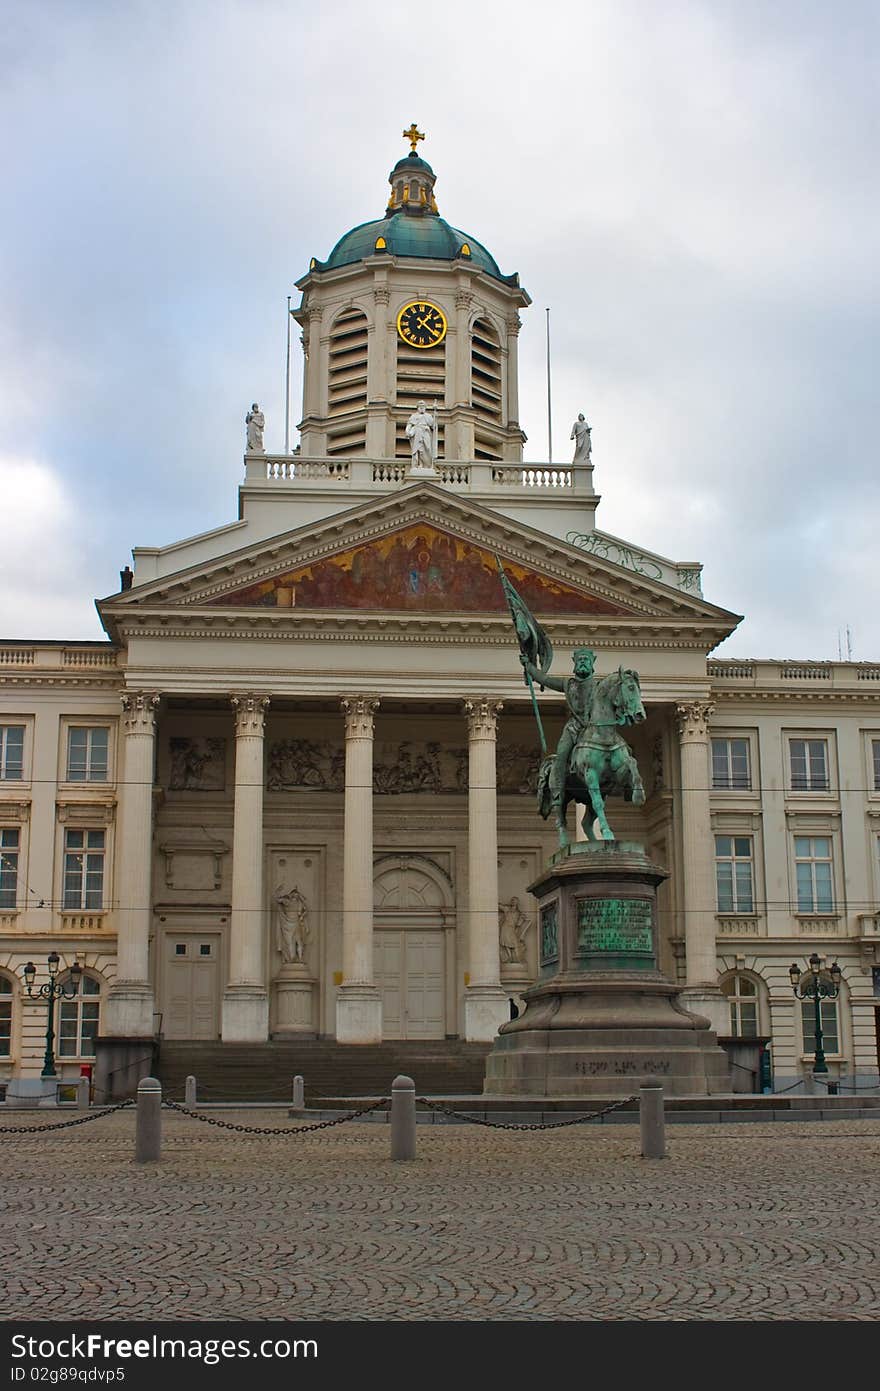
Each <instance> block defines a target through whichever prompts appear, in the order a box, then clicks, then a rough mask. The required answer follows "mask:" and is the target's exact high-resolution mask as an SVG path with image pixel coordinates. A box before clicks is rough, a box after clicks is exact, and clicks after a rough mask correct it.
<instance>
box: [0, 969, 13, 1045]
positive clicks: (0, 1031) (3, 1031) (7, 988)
mask: <svg viewBox="0 0 880 1391" xmlns="http://www.w3.org/2000/svg"><path fill="white" fill-rule="evenodd" d="M11 1052H12V986H11V985H10V983H9V981H8V980H7V979H6V977H5V976H0V1058H8V1057H9V1055H10V1053H11Z"/></svg>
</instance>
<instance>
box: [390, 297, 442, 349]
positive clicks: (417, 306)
mask: <svg viewBox="0 0 880 1391" xmlns="http://www.w3.org/2000/svg"><path fill="white" fill-rule="evenodd" d="M397 332H398V333H399V334H400V336H401V338H402V339H403V341H404V343H408V344H409V346H410V347H411V348H434V347H436V346H437V344H438V343H442V342H443V339H444V338H445V337H446V315H445V314H444V313H443V310H442V309H438V308H437V306H436V304H430V303H429V302H428V300H422V299H417V300H413V302H412V304H405V305H404V306H403V308H402V309H401V311H400V313H399V314H398V316H397Z"/></svg>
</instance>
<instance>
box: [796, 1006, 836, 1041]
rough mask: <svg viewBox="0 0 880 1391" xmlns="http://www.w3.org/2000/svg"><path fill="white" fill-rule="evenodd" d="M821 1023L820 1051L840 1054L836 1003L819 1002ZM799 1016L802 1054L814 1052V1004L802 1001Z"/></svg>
mask: <svg viewBox="0 0 880 1391" xmlns="http://www.w3.org/2000/svg"><path fill="white" fill-rule="evenodd" d="M819 1009H820V1010H821V1015H820V1018H821V1021H822V1049H823V1051H824V1052H826V1053H839V1052H840V1033H839V1031H838V1027H837V1001H836V1000H820V1002H819ZM801 1014H802V1018H803V1023H804V1052H805V1053H815V1051H816V1002H815V1000H803V1001H802V1002H801Z"/></svg>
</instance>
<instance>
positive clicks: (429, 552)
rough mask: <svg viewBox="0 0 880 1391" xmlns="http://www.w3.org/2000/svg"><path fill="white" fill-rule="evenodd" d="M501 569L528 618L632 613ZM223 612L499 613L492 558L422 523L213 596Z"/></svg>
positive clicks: (526, 572)
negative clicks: (526, 608)
mask: <svg viewBox="0 0 880 1391" xmlns="http://www.w3.org/2000/svg"><path fill="white" fill-rule="evenodd" d="M505 569H506V570H507V573H508V574H509V576H510V578H511V579H512V581H513V583H514V584H515V586H516V588H517V590H518V592H519V593H520V595H521V596H522V598H523V599H524V600H525V602H526V603H527V604H528V605H529V607H530V608H531V609H532V610H533V612H535V613H541V614H593V615H605V616H612V617H613V616H621V615H625V614H627V613H629V612H631V610H629V609H626V608H624V607H622V606H621V605H619V604H614V603H611V602H610V601H609V600H608V599H605V598H600V597H598V596H596V595H591V594H587V593H585V592H583V591H582V590H579V589H575V588H574V587H573V586H571V585H566V584H563V583H562V582H560V581H558V580H555V579H552V578H550V577H549V576H546V575H540V574H538V573H536V572H535V571H534V570H530V569H527V568H526V567H525V566H523V565H518V564H516V563H515V562H513V561H510V560H505ZM207 602H208V604H210V605H222V606H223V607H224V608H237V607H253V608H288V609H289V608H297V609H300V608H304V609H367V610H373V611H394V612H399V611H401V610H404V611H406V610H415V611H418V612H420V613H425V612H429V613H430V612H449V613H487V612H488V613H492V612H497V613H501V612H505V611H506V609H507V601H506V600H505V597H504V593H503V590H502V588H501V585H500V583H499V581H498V569H497V566H496V563H495V557H494V555H493V554H492V552H491V551H488V550H485V549H484V548H483V547H481V546H476V545H473V544H472V543H471V542H469V541H464V540H462V539H461V538H460V537H457V536H453V535H451V534H450V533H449V532H447V531H441V530H440V529H438V528H437V527H434V526H432V525H431V524H429V523H426V522H419V523H413V524H411V525H409V526H406V527H403V528H400V529H398V530H396V531H392V532H389V533H388V534H386V535H384V536H380V537H376V538H375V539H373V540H371V541H368V542H366V543H365V544H364V545H362V546H355V547H351V548H350V549H348V550H344V551H340V552H339V553H338V554H336V555H332V556H327V557H324V558H323V559H321V560H318V561H314V562H312V563H311V564H309V565H303V566H301V567H299V568H298V569H295V570H290V571H288V572H286V573H284V574H281V575H274V576H272V577H271V578H270V579H265V580H260V581H258V582H257V583H256V584H252V585H248V586H247V587H246V588H244V589H238V590H234V591H233V592H231V593H226V594H222V595H216V596H215V597H213V598H212V599H209V600H208V601H207Z"/></svg>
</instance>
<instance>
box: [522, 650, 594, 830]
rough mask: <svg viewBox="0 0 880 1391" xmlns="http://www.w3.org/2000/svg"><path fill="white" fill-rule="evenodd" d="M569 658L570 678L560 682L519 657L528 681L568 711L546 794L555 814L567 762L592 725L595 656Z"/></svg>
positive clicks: (589, 653)
mask: <svg viewBox="0 0 880 1391" xmlns="http://www.w3.org/2000/svg"><path fill="white" fill-rule="evenodd" d="M571 656H572V662H573V663H574V676H568V677H566V679H565V680H564V681H563V680H560V679H559V678H558V677H555V676H549V675H548V674H547V672H542V671H539V670H538V668H537V667H535V666H534V665H533V664H532V663H531V662H530V661H529V660H528V658H527V657H526V656H525V655H523V654H522V653H521V654H520V661H521V662H522V664H523V666H524V668H525V669H526V671H527V672H528V673H529V675H530V676H531V677H532V679H533V680H535V681H540V683H541V685H542V686H549V688H550V690H551V691H560V692H561V693H562V694H563V695H564V696H565V703H566V705H567V706H568V708H569V711H570V714H569V717H568V719H567V720H566V722H565V728H564V729H563V731H562V734H561V735H560V736H559V743H558V744H557V745H556V752H555V754H554V755H553V768H552V770H551V773H550V794H551V797H552V802H553V808H554V810H555V811H556V812H557V814H558V812H559V810H560V808H561V807H562V800H563V794H564V791H565V777H566V773H567V771H568V760H569V759H570V757H571V753H572V749H573V748H574V746H575V744H576V743H577V741H578V738H579V737H580V735H581V733H582V732H583V730H584V729H586V728H587V726H588V725H590V724H591V723H592V712H593V697H594V696H595V693H596V677H595V676H594V675H593V668H594V667H595V665H596V654H595V652H594V651H593V649H592V648H591V647H576V648H575V649H574V652H573V653H572V654H571Z"/></svg>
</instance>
